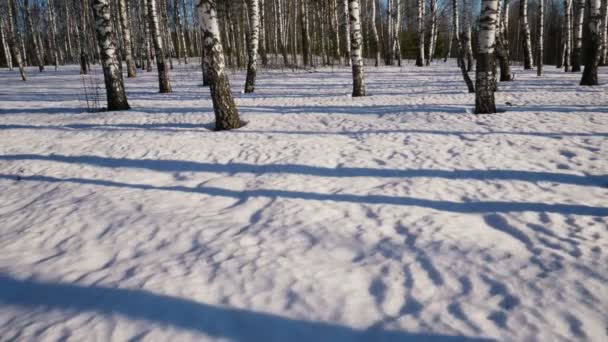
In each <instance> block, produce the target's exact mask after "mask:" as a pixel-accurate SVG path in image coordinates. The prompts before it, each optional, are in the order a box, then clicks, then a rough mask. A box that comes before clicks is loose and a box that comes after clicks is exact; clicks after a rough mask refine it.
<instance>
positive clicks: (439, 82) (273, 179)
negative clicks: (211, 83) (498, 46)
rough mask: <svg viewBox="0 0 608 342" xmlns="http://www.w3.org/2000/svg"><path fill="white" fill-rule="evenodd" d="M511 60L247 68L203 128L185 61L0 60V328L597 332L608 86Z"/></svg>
mask: <svg viewBox="0 0 608 342" xmlns="http://www.w3.org/2000/svg"><path fill="white" fill-rule="evenodd" d="M515 72H516V74H517V75H516V78H515V82H511V83H509V84H503V83H501V84H500V85H499V87H500V92H498V93H497V94H496V97H497V104H498V105H499V107H500V108H501V109H503V110H506V112H503V113H499V114H495V115H484V116H476V115H473V114H471V113H472V111H473V104H474V95H472V94H468V93H467V92H466V88H465V86H464V83H463V82H462V80H461V78H460V76H459V71H458V69H457V68H456V67H455V65H454V63H453V62H452V61H450V62H449V63H447V64H444V63H437V64H436V65H434V66H431V67H427V68H415V67H413V66H412V64H408V65H406V66H404V67H402V68H398V67H383V68H377V69H376V68H371V67H368V68H366V82H367V88H368V92H369V95H370V96H367V97H364V98H351V96H350V91H351V74H350V71H349V69H347V68H337V69H333V70H332V69H318V70H316V71H314V72H307V71H295V72H292V71H289V70H284V71H282V70H261V71H260V72H259V78H258V82H257V89H256V93H255V94H251V95H250V94H242V93H241V89H242V86H243V84H244V75H243V73H242V72H236V73H233V75H232V76H231V83H232V86H233V89H234V91H235V96H236V102H237V104H238V107H239V110H240V113H241V115H242V118H243V120H245V121H247V125H246V126H244V127H243V128H241V129H239V130H235V131H230V132H213V131H211V130H210V129H209V128H211V127H212V126H213V125H212V121H213V120H212V119H213V111H212V107H211V101H210V99H209V95H208V92H209V91H208V89H206V88H202V87H200V71H199V70H198V65H197V63H195V62H193V63H191V64H190V65H187V66H186V65H181V66H179V67H177V66H176V69H175V70H173V71H172V72H171V78H172V82H173V90H174V93H172V94H166V95H161V94H157V89H158V83H157V78H156V73H155V72H151V73H145V72H141V71H140V73H139V76H138V77H137V78H136V79H125V82H126V85H127V90H128V96H129V101H130V104H131V106H132V107H133V108H132V110H130V111H125V112H99V113H86V112H84V111H83V109H82V106H83V102H82V97H83V90H82V77H81V76H80V75H78V68H77V67H76V66H68V67H62V68H60V70H59V71H58V72H55V71H53V70H52V68H49V70H48V71H45V72H44V73H37V72H35V70H34V69H28V75H29V80H28V81H27V82H25V83H23V82H21V81H19V79H18V75H17V72H16V71H13V72H9V71H8V70H6V69H3V70H0V194H1V196H0V251H1V252H0V340H13V339H15V340H33V341H39V340H62V341H64V340H72V339H73V340H89V341H91V340H113V341H127V340H128V341H139V340H143V341H161V340H164V341H185V340H196V341H201V340H223V341H239V342H245V341H264V342H265V341H410V340H411V341H420V340H427V339H434V340H435V341H459V340H472V341H477V340H487V339H489V340H493V339H498V340H504V341H506V340H517V341H524V340H538V341H567V340H576V341H583V340H589V341H606V338H607V336H608V321H607V317H608V86H607V85H606V84H604V85H601V86H597V87H580V86H578V85H577V84H578V81H579V79H580V74H579V73H576V74H566V73H563V72H561V71H559V70H557V69H555V68H554V67H550V66H547V67H546V72H547V75H546V76H544V77H540V78H539V77H536V76H535V74H534V72H533V71H523V70H521V68H518V67H516V68H515ZM600 78H601V80H602V81H604V82H605V81H606V80H608V69H602V70H601V75H600ZM94 79H97V80H98V82H99V86H101V87H103V81H102V79H101V74H100V71H97V72H96V75H93V76H89V77H87V80H88V82H91V80H94ZM93 83H94V82H93ZM101 92H102V94H103V90H101ZM101 102H102V104H105V99H104V98H102V100H101Z"/></svg>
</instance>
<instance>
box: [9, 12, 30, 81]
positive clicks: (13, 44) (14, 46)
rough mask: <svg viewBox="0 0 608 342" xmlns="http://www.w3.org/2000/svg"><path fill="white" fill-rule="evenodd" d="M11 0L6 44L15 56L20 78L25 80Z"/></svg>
mask: <svg viewBox="0 0 608 342" xmlns="http://www.w3.org/2000/svg"><path fill="white" fill-rule="evenodd" d="M13 1H14V0H8V6H7V7H8V9H7V13H8V30H7V31H8V45H9V47H10V49H11V52H12V53H13V56H12V57H14V58H15V63H16V64H17V66H18V67H19V74H20V75H21V80H23V81H25V80H26V79H27V78H26V77H25V68H24V65H23V61H22V60H21V51H19V44H18V43H17V37H16V35H15V30H16V28H15V26H14V21H13Z"/></svg>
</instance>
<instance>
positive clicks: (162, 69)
mask: <svg viewBox="0 0 608 342" xmlns="http://www.w3.org/2000/svg"><path fill="white" fill-rule="evenodd" d="M156 1H157V0H148V20H149V22H150V31H151V32H152V42H153V43H154V55H155V57H156V68H157V72H158V88H159V92H160V93H171V92H172V89H171V82H170V81H169V70H168V69H167V63H166V61H165V52H164V50H163V37H162V36H161V33H160V23H159V21H158V11H157V4H156Z"/></svg>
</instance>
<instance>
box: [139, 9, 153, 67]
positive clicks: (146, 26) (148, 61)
mask: <svg viewBox="0 0 608 342" xmlns="http://www.w3.org/2000/svg"><path fill="white" fill-rule="evenodd" d="M148 1H151V0H142V7H141V8H140V11H141V13H142V22H143V26H144V35H143V44H142V49H143V50H144V52H145V55H146V64H145V67H146V71H147V72H150V71H152V53H151V51H152V50H151V48H150V21H149V20H148ZM143 67H144V65H143V63H142V68H143Z"/></svg>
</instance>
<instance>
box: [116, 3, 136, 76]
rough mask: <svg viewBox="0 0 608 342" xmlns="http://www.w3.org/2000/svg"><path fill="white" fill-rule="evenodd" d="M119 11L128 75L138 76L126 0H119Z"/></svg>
mask: <svg viewBox="0 0 608 342" xmlns="http://www.w3.org/2000/svg"><path fill="white" fill-rule="evenodd" d="M118 11H119V13H120V25H121V27H122V41H123V47H124V50H125V60H126V61H127V77H135V76H137V71H136V68H135V61H134V60H133V45H132V43H131V21H130V20H129V15H128V13H127V2H126V0H118Z"/></svg>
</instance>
